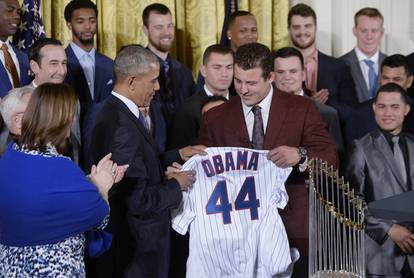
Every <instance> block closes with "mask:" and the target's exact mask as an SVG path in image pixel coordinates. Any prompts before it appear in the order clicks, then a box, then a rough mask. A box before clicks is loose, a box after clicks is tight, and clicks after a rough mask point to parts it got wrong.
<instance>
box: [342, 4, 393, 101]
mask: <svg viewBox="0 0 414 278" xmlns="http://www.w3.org/2000/svg"><path fill="white" fill-rule="evenodd" d="M354 24H355V25H354V27H353V28H352V33H353V34H354V36H355V37H356V40H357V45H356V46H355V48H354V49H353V50H351V51H350V52H348V53H347V54H345V55H344V56H342V57H341V58H340V59H342V60H343V61H344V62H345V63H347V64H348V65H349V67H350V68H351V73H352V77H353V79H354V82H355V89H356V93H357V97H358V102H363V101H366V100H369V99H372V98H373V97H375V93H376V91H377V88H378V85H379V84H378V80H379V78H378V76H379V68H380V66H381V64H382V61H383V60H384V58H385V54H384V53H382V52H380V50H379V48H380V42H381V39H382V37H383V35H384V27H383V24H384V17H383V16H382V14H381V13H380V12H379V11H378V10H377V9H376V8H370V7H366V8H362V9H360V10H359V11H358V12H357V13H356V14H355V16H354Z"/></svg>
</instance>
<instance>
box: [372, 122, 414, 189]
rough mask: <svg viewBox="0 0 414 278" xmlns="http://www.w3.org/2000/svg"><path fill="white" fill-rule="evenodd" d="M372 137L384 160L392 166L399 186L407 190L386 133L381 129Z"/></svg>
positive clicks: (374, 132)
mask: <svg viewBox="0 0 414 278" xmlns="http://www.w3.org/2000/svg"><path fill="white" fill-rule="evenodd" d="M372 137H373V140H374V145H375V147H376V148H377V149H378V151H379V152H380V153H381V154H382V155H383V156H384V161H385V163H386V164H388V166H389V167H390V169H391V171H392V173H393V174H394V176H395V179H396V180H397V181H398V184H399V186H400V187H401V188H402V190H403V191H407V185H406V184H404V183H403V180H402V177H401V173H400V171H399V170H398V168H397V166H396V165H395V164H396V163H395V162H394V155H393V153H392V151H391V148H390V146H389V144H388V142H387V139H385V137H384V135H383V134H382V133H381V131H379V130H375V131H373V133H372Z"/></svg>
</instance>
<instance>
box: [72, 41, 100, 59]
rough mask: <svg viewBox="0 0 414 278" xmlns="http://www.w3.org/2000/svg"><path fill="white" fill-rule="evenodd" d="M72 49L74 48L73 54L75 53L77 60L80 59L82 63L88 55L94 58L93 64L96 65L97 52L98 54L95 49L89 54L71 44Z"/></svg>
mask: <svg viewBox="0 0 414 278" xmlns="http://www.w3.org/2000/svg"><path fill="white" fill-rule="evenodd" d="M70 47H72V50H73V53H75V56H76V58H78V60H79V62H81V61H82V59H83V56H85V55H87V54H88V55H89V56H90V57H91V58H92V60H93V62H94V63H95V52H96V49H95V48H94V47H93V48H92V49H91V51H89V52H87V51H85V50H83V49H82V48H80V47H79V46H77V45H76V44H75V43H74V42H71V43H70Z"/></svg>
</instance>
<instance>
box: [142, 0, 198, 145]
mask: <svg viewBox="0 0 414 278" xmlns="http://www.w3.org/2000/svg"><path fill="white" fill-rule="evenodd" d="M142 22H143V24H144V26H143V31H144V33H145V35H147V37H148V49H149V50H150V51H151V52H153V53H154V54H155V55H156V56H157V58H158V61H159V63H160V66H161V68H160V75H159V77H158V82H159V84H160V88H159V92H158V93H157V94H156V95H155V97H154V99H153V101H152V102H151V107H150V111H148V108H143V109H142V110H143V111H144V114H146V118H147V121H148V124H149V125H150V128H151V131H152V134H153V136H154V138H155V141H156V142H157V145H158V148H159V150H160V152H164V151H165V149H166V146H167V145H168V140H169V139H170V136H171V123H172V119H173V116H174V113H175V110H176V108H177V107H178V106H179V105H180V104H181V103H182V102H183V101H184V99H186V98H188V97H189V96H190V95H192V94H193V91H194V80H193V76H192V73H191V71H190V70H189V69H188V68H187V67H186V66H184V65H183V64H181V63H180V62H178V61H177V60H176V59H174V58H172V57H171V55H170V54H169V51H170V50H171V48H172V46H173V42H174V33H175V30H174V29H175V27H174V23H173V20H172V14H171V12H170V10H169V9H168V7H167V6H165V5H163V4H159V3H155V4H151V5H149V6H147V7H146V8H145V9H144V11H143V13H142Z"/></svg>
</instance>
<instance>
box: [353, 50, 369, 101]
mask: <svg viewBox="0 0 414 278" xmlns="http://www.w3.org/2000/svg"><path fill="white" fill-rule="evenodd" d="M350 55H351V71H352V72H353V73H352V76H353V77H354V82H355V83H356V85H357V88H360V90H357V94H358V99H359V101H360V102H363V101H365V100H368V86H367V84H366V83H365V79H364V75H363V74H362V70H361V66H360V65H359V61H358V57H357V55H356V52H355V49H354V50H352V52H351V54H350Z"/></svg>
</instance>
